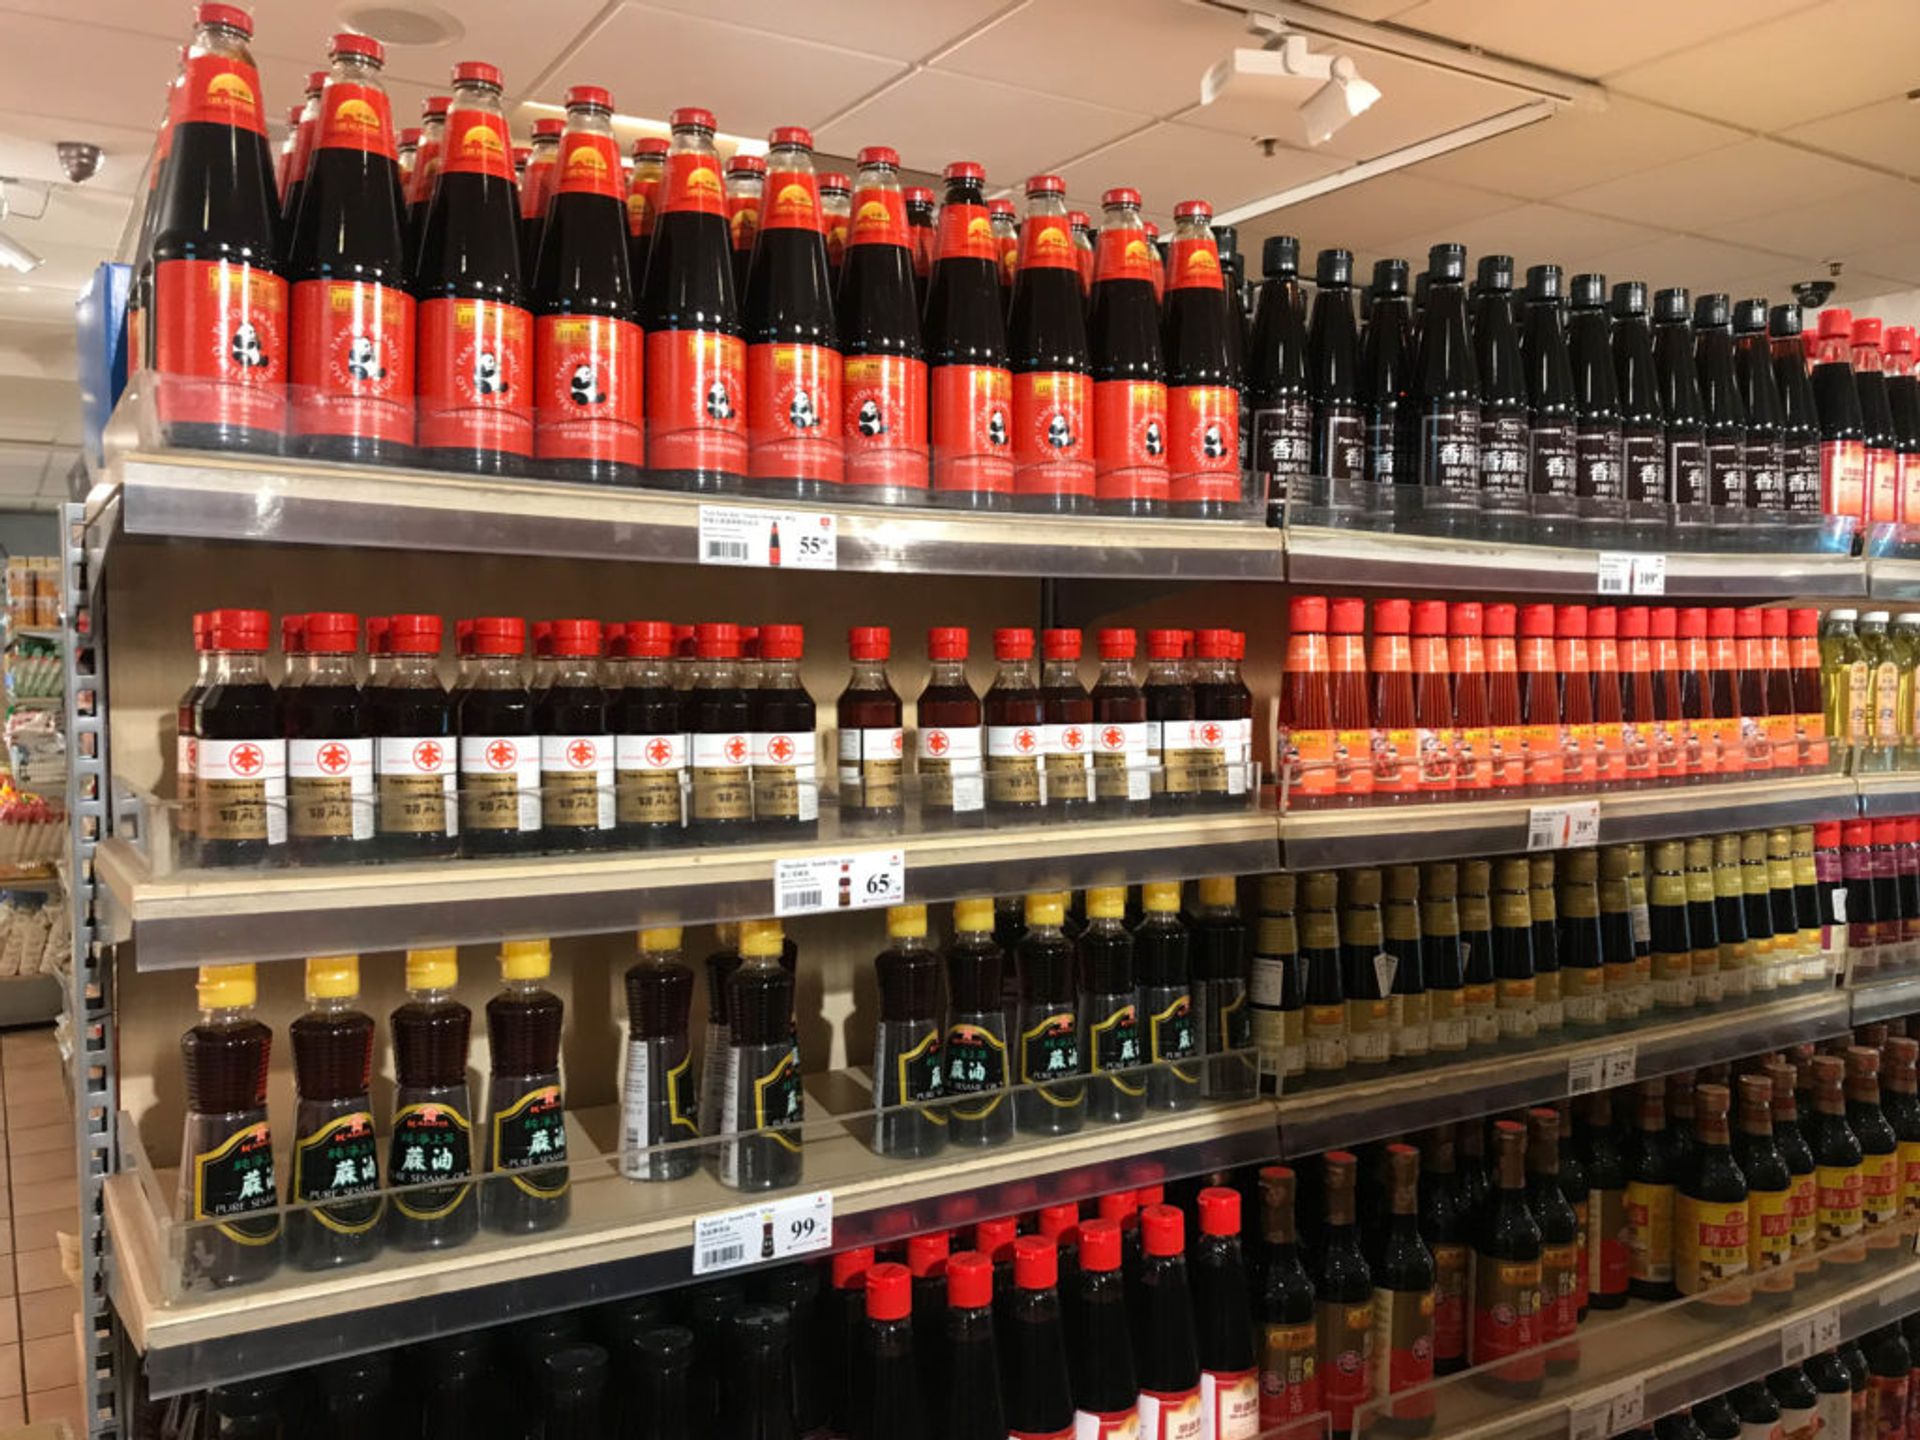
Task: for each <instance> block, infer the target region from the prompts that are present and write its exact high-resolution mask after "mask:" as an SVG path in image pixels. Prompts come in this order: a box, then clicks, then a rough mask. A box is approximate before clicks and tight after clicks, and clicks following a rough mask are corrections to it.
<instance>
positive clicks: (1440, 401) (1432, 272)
mask: <svg viewBox="0 0 1920 1440" xmlns="http://www.w3.org/2000/svg"><path fill="white" fill-rule="evenodd" d="M1427 277H1428V281H1429V290H1428V295H1427V307H1426V310H1425V312H1424V313H1423V314H1422V316H1421V318H1420V358H1419V361H1418V363H1417V364H1416V366H1415V369H1414V384H1413V396H1414V403H1415V405H1416V406H1417V407H1418V410H1419V415H1420V449H1419V484H1420V500H1421V504H1422V505H1423V506H1425V507H1426V509H1427V510H1428V512H1429V513H1432V512H1439V513H1441V514H1443V515H1445V516H1447V517H1448V520H1447V522H1446V523H1448V524H1450V525H1455V526H1460V527H1464V528H1465V529H1467V530H1473V529H1475V528H1477V522H1476V521H1475V520H1474V518H1473V515H1474V512H1475V511H1477V510H1478V509H1479V508H1480V496H1479V490H1480V462H1479V456H1480V371H1479V366H1478V365H1477V364H1476V363H1475V362H1474V357H1473V344H1472V342H1471V341H1470V340H1469V338H1468V336H1467V291H1466V280H1467V249H1466V246H1464V245H1447V244H1442V245H1435V246H1434V247H1433V248H1432V249H1431V250H1429V251H1428V252H1427ZM1508 283H1509V287H1511V283H1512V272H1511V269H1509V271H1508ZM1503 313H1504V311H1503ZM1511 324H1512V321H1511V316H1508V330H1507V339H1508V340H1509V341H1511V340H1512V338H1513V336H1512V329H1511ZM1509 358H1510V359H1512V360H1513V361H1514V362H1515V365H1514V374H1513V377H1512V379H1513V383H1515V384H1516V385H1517V384H1518V381H1519V375H1518V360H1519V356H1518V354H1517V353H1515V354H1512V355H1510V356H1509Z"/></svg>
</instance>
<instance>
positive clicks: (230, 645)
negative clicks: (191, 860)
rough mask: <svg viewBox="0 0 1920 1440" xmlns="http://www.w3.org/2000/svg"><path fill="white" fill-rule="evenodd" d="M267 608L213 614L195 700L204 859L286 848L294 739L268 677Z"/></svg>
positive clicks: (248, 858) (197, 827) (263, 857)
mask: <svg viewBox="0 0 1920 1440" xmlns="http://www.w3.org/2000/svg"><path fill="white" fill-rule="evenodd" d="M269 629H270V627H269V622H268V618H267V612H266V611H264V610H215V611H214V612H213V613H212V614H211V615H210V616H209V617H208V619H207V656H208V660H207V670H208V675H207V680H206V683H205V685H204V686H203V687H202V688H201V689H200V693H199V698H198V699H197V700H196V701H195V702H194V711H193V734H194V753H195V759H194V778H193V798H194V805H195V807H196V814H195V816H194V821H193V828H194V831H195V833H196V835H197V837H198V844H199V850H198V854H199V860H200V863H201V864H202V865H260V864H265V863H268V862H269V861H271V860H277V859H278V858H279V857H280V856H281V855H284V854H285V853H286V844H287V742H286V740H285V739H284V738H282V737H283V732H282V729H281V721H280V716H279V714H278V706H277V705H276V703H275V697H274V693H273V686H272V685H271V684H269V683H268V680H267V668H266V659H265V657H266V653H267V636H268V633H269Z"/></svg>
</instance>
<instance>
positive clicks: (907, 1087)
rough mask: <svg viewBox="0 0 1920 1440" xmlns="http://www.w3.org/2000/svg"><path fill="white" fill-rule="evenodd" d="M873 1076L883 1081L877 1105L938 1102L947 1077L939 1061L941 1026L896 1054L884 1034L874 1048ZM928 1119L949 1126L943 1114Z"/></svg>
mask: <svg viewBox="0 0 1920 1440" xmlns="http://www.w3.org/2000/svg"><path fill="white" fill-rule="evenodd" d="M883 1029H884V1027H883ZM873 1073H874V1075H875V1077H876V1078H877V1079H878V1080H879V1082H880V1087H881V1093H880V1095H879V1096H878V1097H876V1103H878V1104H879V1105H881V1106H888V1105H917V1104H923V1103H925V1102H926V1101H928V1100H938V1099H939V1098H940V1097H941V1096H942V1095H943V1094H944V1093H945V1090H944V1088H943V1087H942V1085H941V1081H942V1080H943V1079H944V1078H945V1076H946V1066H945V1065H944V1064H942V1063H941V1059H940V1031H939V1029H938V1027H930V1028H929V1029H927V1030H926V1031H925V1032H923V1033H922V1034H921V1036H920V1038H919V1039H918V1040H916V1041H914V1042H913V1044H911V1045H909V1046H907V1047H906V1048H905V1049H904V1050H902V1051H900V1053H899V1054H897V1055H896V1054H893V1053H892V1051H891V1049H890V1047H889V1046H888V1045H887V1042H886V1039H885V1036H884V1033H883V1034H882V1036H881V1037H880V1038H879V1039H878V1040H877V1041H876V1043H875V1045H874V1052H873ZM926 1118H927V1119H929V1120H931V1121H933V1123H934V1124H936V1125H945V1124H946V1123H947V1119H946V1116H945V1115H944V1114H938V1113H936V1114H930V1115H928V1116H927V1117H926Z"/></svg>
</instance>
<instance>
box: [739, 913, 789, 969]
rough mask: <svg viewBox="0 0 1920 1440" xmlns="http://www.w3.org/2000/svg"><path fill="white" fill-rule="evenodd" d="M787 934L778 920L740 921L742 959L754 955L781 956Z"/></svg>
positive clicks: (759, 956) (761, 956)
mask: <svg viewBox="0 0 1920 1440" xmlns="http://www.w3.org/2000/svg"><path fill="white" fill-rule="evenodd" d="M786 939H787V935H786V932H785V931H784V930H782V929H781V928H780V922H779V921H778V920H743V921H741V922H740V955H741V958H742V959H745V958H747V957H748V956H754V957H757V958H760V959H766V958H768V957H771V958H773V959H775V960H777V959H779V958H780V951H781V950H782V949H783V948H784V946H785V944H786Z"/></svg>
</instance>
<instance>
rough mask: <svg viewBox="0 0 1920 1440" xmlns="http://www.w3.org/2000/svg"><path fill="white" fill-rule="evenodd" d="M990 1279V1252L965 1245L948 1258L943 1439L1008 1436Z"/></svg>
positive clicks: (1001, 1439)
mask: <svg viewBox="0 0 1920 1440" xmlns="http://www.w3.org/2000/svg"><path fill="white" fill-rule="evenodd" d="M1083 1269H1084V1262H1083ZM993 1280H994V1277H993V1260H992V1258H991V1257H990V1256H986V1255H982V1254H980V1253H978V1252H977V1251H972V1250H968V1251H963V1252H961V1253H960V1254H957V1255H954V1256H952V1257H951V1258H949V1259H948V1261H947V1313H946V1326H945V1339H946V1363H945V1366H944V1370H945V1381H946V1383H945V1385H944V1387H943V1388H942V1390H941V1391H940V1392H938V1393H937V1394H936V1397H935V1398H936V1400H937V1401H938V1402H939V1403H938V1406H937V1410H936V1413H937V1414H938V1415H939V1416H940V1418H941V1420H942V1422H943V1433H944V1435H945V1440H1005V1437H1006V1435H1007V1421H1006V1417H1005V1415H1004V1414H1003V1412H1002V1410H1001V1402H1000V1390H1001V1385H1000V1359H999V1347H998V1345H997V1344H996V1343H995V1340H994V1333H993V1332H994V1319H993V1309H994V1295H993Z"/></svg>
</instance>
